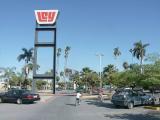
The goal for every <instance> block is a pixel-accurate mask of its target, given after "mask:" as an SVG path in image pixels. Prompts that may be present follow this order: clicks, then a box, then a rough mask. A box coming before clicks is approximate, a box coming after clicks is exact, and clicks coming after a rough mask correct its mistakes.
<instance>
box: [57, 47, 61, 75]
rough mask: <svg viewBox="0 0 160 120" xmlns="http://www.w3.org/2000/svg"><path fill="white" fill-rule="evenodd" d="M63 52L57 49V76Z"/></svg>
mask: <svg viewBox="0 0 160 120" xmlns="http://www.w3.org/2000/svg"><path fill="white" fill-rule="evenodd" d="M61 52H62V49H61V48H58V49H57V74H59V58H60V56H61Z"/></svg>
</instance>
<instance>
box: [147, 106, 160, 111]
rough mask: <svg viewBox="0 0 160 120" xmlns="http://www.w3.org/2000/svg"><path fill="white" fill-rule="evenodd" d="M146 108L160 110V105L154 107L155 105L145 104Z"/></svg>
mask: <svg viewBox="0 0 160 120" xmlns="http://www.w3.org/2000/svg"><path fill="white" fill-rule="evenodd" d="M144 108H145V109H151V110H157V111H160V107H156V106H155V107H154V106H144Z"/></svg>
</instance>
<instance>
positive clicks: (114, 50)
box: [113, 47, 121, 59]
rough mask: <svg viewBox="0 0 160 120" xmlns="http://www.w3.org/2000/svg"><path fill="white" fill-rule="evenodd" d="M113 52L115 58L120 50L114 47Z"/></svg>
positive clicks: (119, 53)
mask: <svg viewBox="0 0 160 120" xmlns="http://www.w3.org/2000/svg"><path fill="white" fill-rule="evenodd" d="M113 54H114V56H115V59H117V57H118V56H120V55H121V51H120V50H119V47H116V48H114V49H113Z"/></svg>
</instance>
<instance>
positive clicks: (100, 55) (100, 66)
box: [96, 53, 104, 88]
mask: <svg viewBox="0 0 160 120" xmlns="http://www.w3.org/2000/svg"><path fill="white" fill-rule="evenodd" d="M96 56H98V57H99V79H100V88H102V75H101V69H102V57H103V56H104V55H103V54H102V53H99V54H96Z"/></svg>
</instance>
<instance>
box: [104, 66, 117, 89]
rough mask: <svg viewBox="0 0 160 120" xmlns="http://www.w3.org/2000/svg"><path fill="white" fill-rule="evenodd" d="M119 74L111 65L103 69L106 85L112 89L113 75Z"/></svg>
mask: <svg viewBox="0 0 160 120" xmlns="http://www.w3.org/2000/svg"><path fill="white" fill-rule="evenodd" d="M116 72H117V69H116V68H115V66H114V65H112V64H110V65H108V66H106V67H104V68H103V80H104V82H105V83H108V84H109V85H110V87H111V85H112V81H113V77H112V75H113V74H114V73H116Z"/></svg>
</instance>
